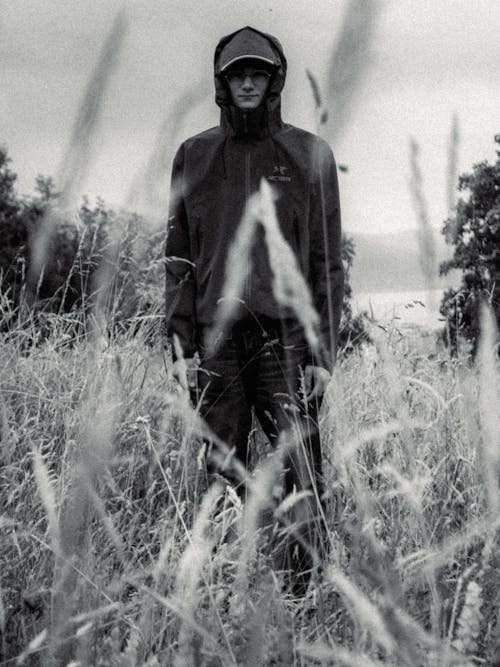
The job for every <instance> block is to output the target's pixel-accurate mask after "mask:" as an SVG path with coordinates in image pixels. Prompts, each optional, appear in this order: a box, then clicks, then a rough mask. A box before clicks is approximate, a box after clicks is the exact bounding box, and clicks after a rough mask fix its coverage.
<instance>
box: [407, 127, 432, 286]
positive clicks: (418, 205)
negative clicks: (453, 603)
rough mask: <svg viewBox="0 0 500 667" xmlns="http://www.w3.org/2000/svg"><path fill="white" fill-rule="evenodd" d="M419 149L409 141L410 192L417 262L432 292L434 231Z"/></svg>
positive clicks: (413, 142) (414, 142)
mask: <svg viewBox="0 0 500 667" xmlns="http://www.w3.org/2000/svg"><path fill="white" fill-rule="evenodd" d="M419 154H420V147H419V145H418V143H417V142H416V141H415V139H413V138H412V139H410V171H411V174H410V191H411V195H412V199H413V206H414V210H415V214H416V217H417V222H418V234H417V236H418V248H419V260H420V266H421V268H422V272H423V274H424V278H425V281H426V284H427V288H428V289H429V290H433V289H434V288H435V284H436V277H437V255H436V242H435V239H434V231H433V229H432V225H431V223H430V220H429V211H428V206H427V201H426V198H425V194H424V188H423V179H422V171H421V169H420V164H419Z"/></svg>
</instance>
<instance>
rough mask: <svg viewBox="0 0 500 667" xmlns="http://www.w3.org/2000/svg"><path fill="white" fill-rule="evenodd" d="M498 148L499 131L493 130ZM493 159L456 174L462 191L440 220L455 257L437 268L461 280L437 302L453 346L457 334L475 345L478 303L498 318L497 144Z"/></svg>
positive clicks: (499, 210) (499, 189)
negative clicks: (452, 208)
mask: <svg viewBox="0 0 500 667" xmlns="http://www.w3.org/2000/svg"><path fill="white" fill-rule="evenodd" d="M495 142H496V143H497V144H498V146H499V148H500V134H497V135H496V136H495ZM496 153H497V160H496V162H495V163H494V164H489V163H488V162H487V161H483V162H479V163H478V164H475V165H474V166H473V168H472V172H471V173H468V174H462V175H461V176H460V177H459V181H458V189H459V191H461V192H463V193H464V194H465V196H464V197H460V199H459V201H458V204H457V208H456V214H455V216H454V217H451V218H449V219H448V220H446V221H445V223H444V225H443V230H442V232H443V234H444V236H445V239H446V242H447V243H448V244H450V245H453V246H454V252H453V257H452V258H451V259H450V260H448V261H446V262H444V263H443V264H441V269H440V271H441V274H442V275H443V274H447V273H448V272H449V271H451V270H452V269H458V270H459V271H460V272H461V274H462V276H461V277H462V282H461V285H460V287H459V288H458V289H450V290H448V291H447V292H446V293H445V295H444V297H443V301H442V303H441V309H440V310H441V314H442V315H443V316H444V317H445V318H446V325H447V326H446V331H445V339H446V341H447V343H448V344H449V345H450V347H451V348H452V350H454V351H456V349H457V345H458V341H459V339H460V338H463V339H465V340H466V341H468V342H469V343H470V344H471V346H472V351H473V352H474V351H475V349H476V345H477V341H478V335H479V306H480V304H481V302H482V301H483V300H486V301H487V302H488V303H489V304H490V306H491V307H492V309H493V312H494V313H495V317H496V320H497V324H500V150H497V151H496Z"/></svg>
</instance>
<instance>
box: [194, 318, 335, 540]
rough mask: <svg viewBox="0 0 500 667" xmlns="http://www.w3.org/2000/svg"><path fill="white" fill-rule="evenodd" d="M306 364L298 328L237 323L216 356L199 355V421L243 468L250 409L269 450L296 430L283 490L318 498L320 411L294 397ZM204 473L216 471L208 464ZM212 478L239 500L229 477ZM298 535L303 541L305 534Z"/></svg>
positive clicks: (269, 323)
mask: <svg viewBox="0 0 500 667" xmlns="http://www.w3.org/2000/svg"><path fill="white" fill-rule="evenodd" d="M202 351H203V350H202ZM309 363H311V356H310V352H309V347H308V345H307V343H306V341H305V339H304V336H303V332H302V329H301V327H300V326H299V325H298V324H297V323H289V322H280V321H276V320H269V319H267V318H262V317H261V318H259V321H256V320H249V321H242V322H238V323H237V324H236V325H235V326H234V327H233V328H232V330H231V333H230V335H229V336H227V337H226V338H225V339H224V340H223V341H222V343H221V344H220V345H219V348H218V350H217V352H216V353H214V354H213V355H212V356H208V355H206V356H203V355H202V359H201V368H202V371H201V372H200V373H199V386H198V396H199V397H201V403H200V413H201V416H202V417H203V418H204V419H205V421H206V422H207V424H208V425H209V426H210V428H211V429H212V431H213V432H214V433H215V434H216V435H217V436H218V437H219V438H220V439H221V440H223V441H224V442H225V443H226V444H227V445H228V446H229V447H230V448H234V449H235V455H236V456H237V458H238V459H239V461H241V463H243V464H244V465H245V466H246V465H247V462H248V460H249V458H250V456H249V455H250V452H249V442H250V441H249V436H250V431H251V427H252V408H253V409H254V410H255V414H256V416H257V418H258V420H259V422H260V424H261V426H262V429H263V431H264V433H265V434H266V436H267V437H268V438H269V440H270V442H271V444H274V443H275V441H276V440H277V438H278V436H279V434H280V433H281V432H282V431H284V430H286V429H288V428H290V426H291V425H292V424H295V425H298V426H299V428H300V431H301V433H302V437H301V443H300V445H299V446H298V447H297V448H296V449H295V451H294V452H292V454H291V455H290V456H289V457H288V458H287V460H286V461H285V470H286V472H285V489H284V490H285V493H289V492H291V491H292V490H293V489H294V488H296V489H297V490H302V489H311V488H312V489H314V487H316V493H317V495H318V496H319V497H321V494H322V474H321V446H320V437H319V430H318V407H319V405H318V402H317V401H316V400H313V401H311V402H309V403H306V404H305V402H304V400H303V397H302V396H299V395H298V390H299V388H300V378H301V369H303V368H304V366H305V365H306V364H309ZM208 470H209V473H210V472H215V471H216V469H215V470H214V466H213V465H211V464H210V462H209V463H208ZM217 472H219V473H222V474H223V476H224V477H225V478H226V479H227V480H228V481H229V482H230V483H231V484H233V485H234V486H235V487H236V488H237V489H238V491H239V493H240V495H244V485H242V484H241V482H240V480H239V479H238V476H237V475H236V474H235V473H234V471H231V469H230V468H229V469H227V470H224V471H221V470H218V471H217ZM309 505H310V507H311V506H313V505H311V503H309ZM302 514H304V513H302ZM315 514H316V515H317V512H315ZM301 532H303V533H304V536H305V534H306V533H308V532H309V531H305V532H304V531H301Z"/></svg>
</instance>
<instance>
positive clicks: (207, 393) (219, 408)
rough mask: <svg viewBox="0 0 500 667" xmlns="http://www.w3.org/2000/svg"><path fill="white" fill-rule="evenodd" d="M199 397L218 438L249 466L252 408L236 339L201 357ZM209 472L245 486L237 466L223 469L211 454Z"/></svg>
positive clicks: (208, 459) (205, 416)
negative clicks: (247, 394) (243, 377)
mask: <svg viewBox="0 0 500 667" xmlns="http://www.w3.org/2000/svg"><path fill="white" fill-rule="evenodd" d="M196 397H197V399H198V405H199V411H200V415H201V417H202V418H203V419H204V420H205V421H206V422H207V424H208V426H209V427H210V429H211V430H212V431H213V432H214V433H215V435H216V436H217V437H218V438H220V439H221V440H222V441H223V442H224V443H225V444H226V445H227V446H228V447H229V448H231V449H232V448H234V449H235V456H236V457H237V459H238V460H239V461H240V462H241V463H243V465H245V467H246V464H247V459H248V438H249V435H250V430H251V427H252V412H251V406H250V405H249V403H248V401H247V397H246V393H245V387H244V385H243V381H242V373H241V360H240V355H239V354H238V350H237V347H236V345H235V342H234V340H232V339H228V340H226V341H224V343H223V344H222V345H221V346H220V348H219V349H218V350H217V352H215V353H214V354H213V355H210V356H205V357H204V358H202V360H201V370H200V372H199V373H198V387H197V391H196ZM207 472H208V474H209V477H210V476H211V475H213V474H214V473H215V472H217V473H219V474H222V475H223V476H224V477H225V478H226V479H227V480H228V482H229V483H230V484H232V485H233V486H235V488H237V489H242V488H243V485H242V484H241V479H240V477H239V476H238V474H237V473H236V472H235V470H234V466H230V467H229V468H228V469H225V470H222V469H221V468H220V466H219V465H218V464H214V461H213V458H212V457H210V455H209V456H208V458H207Z"/></svg>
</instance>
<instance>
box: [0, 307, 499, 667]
mask: <svg viewBox="0 0 500 667" xmlns="http://www.w3.org/2000/svg"><path fill="white" fill-rule="evenodd" d="M485 322H486V323H487V322H488V320H487V319H486V320H485ZM72 325H73V322H72V321H71V320H70V319H69V317H64V316H60V317H54V321H53V328H54V331H53V334H52V336H51V337H50V338H48V339H47V340H46V341H44V342H42V343H40V344H39V345H37V346H28V345H26V344H25V343H26V341H27V340H28V334H29V327H27V328H26V327H25V328H24V329H23V330H21V329H20V330H19V331H17V332H15V333H14V335H12V336H11V337H10V339H8V340H7V339H4V340H3V341H2V343H1V347H0V357H1V358H0V369H1V371H0V382H1V394H0V398H1V403H0V410H1V413H0V414H1V438H2V448H1V467H0V470H1V472H0V475H1V477H0V501H1V507H2V514H1V517H0V530H1V536H2V539H1V547H0V559H1V561H0V562H1V598H0V600H1V603H0V623H1V627H2V629H3V633H2V640H1V646H0V650H1V653H2V658H3V661H2V662H1V663H0V664H14V658H15V657H18V656H21V657H18V661H17V664H29V665H31V664H33V665H38V664H40V665H50V664H68V663H69V662H70V658H69V657H68V656H70V654H71V652H73V653H72V656H73V662H72V663H71V664H73V665H75V664H79V665H123V666H125V665H145V664H147V665H156V664H159V665H174V664H175V665H186V666H188V665H235V664H238V665H240V664H241V665H362V666H364V665H376V664H393V665H412V666H413V665H414V666H417V665H459V664H460V665H466V664H470V665H473V664H487V665H494V664H497V662H498V655H500V635H499V628H498V621H497V619H498V606H499V603H500V583H499V578H498V555H497V551H498V549H497V532H498V530H497V529H498V524H499V520H498V511H497V510H498V503H499V495H500V494H499V489H498V476H497V473H498V451H499V450H498V444H499V443H498V438H499V433H498V408H497V406H498V404H499V403H495V400H496V399H498V380H499V375H498V367H496V366H495V364H496V362H495V357H494V356H493V354H492V352H491V351H490V348H489V347H488V345H489V344H491V342H492V340H493V339H492V338H491V335H490V334H491V332H490V334H488V332H487V331H486V334H485V337H484V338H485V341H486V342H485V343H484V344H483V348H482V351H481V355H482V356H481V357H480V360H479V361H478V363H477V364H476V365H475V366H474V365H471V364H470V363H467V361H466V359H450V358H448V357H447V356H446V354H445V353H443V352H441V353H437V354H435V355H429V354H427V353H426V354H422V353H421V352H419V351H418V350H416V349H412V347H411V346H408V345H407V344H406V341H405V340H404V339H401V338H400V337H399V336H398V335H397V331H396V330H395V329H394V330H392V331H389V332H382V331H380V333H379V334H377V335H376V339H377V340H376V346H373V347H372V348H369V349H365V350H358V351H356V352H354V353H352V354H351V355H349V356H348V357H346V358H343V359H341V361H340V362H339V364H338V366H337V369H336V373H335V375H334V378H333V381H332V382H331V385H330V388H329V391H328V393H327V396H326V397H325V400H324V414H323V422H322V427H321V429H322V434H323V443H324V456H325V475H326V482H327V483H326V488H327V493H328V499H327V501H326V505H327V512H326V515H325V517H324V524H325V525H324V535H325V542H324V544H323V547H322V549H321V553H318V554H317V556H318V557H319V559H320V561H321V566H320V570H319V571H318V572H317V573H316V575H315V576H314V578H313V582H312V583H311V585H310V587H309V590H308V592H307V594H306V595H305V596H304V597H299V598H296V597H294V596H293V595H292V594H291V592H290V590H289V589H288V588H287V587H286V586H285V584H284V579H283V574H282V573H281V572H279V571H276V570H275V569H274V567H273V559H272V558H271V556H270V553H269V548H267V547H266V539H265V533H262V531H260V530H258V529H257V523H256V522H255V513H256V511H257V510H258V509H259V508H263V507H265V506H266V505H268V504H269V505H270V500H269V498H268V497H267V496H266V493H267V490H268V489H269V488H270V484H269V479H271V482H272V479H273V475H274V472H272V470H273V463H272V459H270V460H269V463H268V468H267V472H266V467H265V466H264V468H263V469H262V470H260V472H257V473H256V478H255V481H254V486H253V487H252V488H253V493H252V494H251V495H250V498H249V499H248V502H247V503H246V507H245V508H242V507H241V504H240V503H239V501H238V499H237V498H236V496H235V494H234V493H232V492H231V491H230V490H228V489H226V490H225V491H224V489H223V488H222V487H218V486H215V487H212V488H211V489H210V490H208V491H207V488H206V483H205V477H204V474H203V466H202V464H201V461H202V454H201V453H200V448H201V440H200V438H199V437H198V435H199V433H198V431H199V427H198V422H197V420H196V414H195V413H193V411H192V408H191V407H190V405H189V403H188V401H187V397H186V396H184V395H183V394H182V392H181V393H179V391H178V390H177V389H176V388H175V386H174V385H173V384H172V381H171V379H170V378H169V362H168V359H167V357H166V353H165V351H164V350H163V348H162V347H161V345H159V346H158V347H154V346H153V347H152V346H150V345H148V344H146V343H145V328H143V329H141V330H140V331H139V333H138V334H137V335H136V336H135V337H130V336H123V337H121V338H115V339H111V340H110V339H108V338H105V337H104V336H99V335H97V333H96V331H97V328H96V330H95V331H94V334H93V336H92V337H91V338H87V339H81V340H78V339H72V338H71V327H72ZM485 326H486V325H485ZM488 335H490V338H489V341H490V343H488ZM289 437H290V438H291V437H292V435H290V436H289ZM274 467H275V466H274ZM269 470H271V473H269ZM269 475H271V477H270V478H269ZM271 486H272V484H271ZM221 495H222V496H223V497H224V501H223V506H222V510H221V506H220V503H219V505H218V506H219V511H218V512H214V511H213V510H214V506H215V504H216V502H217V497H218V496H221ZM274 524H275V526H278V523H277V522H276V521H274ZM276 530H278V535H277V536H275V538H276V539H277V540H278V542H279V540H280V539H284V537H283V534H282V533H280V532H279V531H280V530H282V531H283V530H284V529H278V528H277V529H276ZM227 533H230V534H231V535H232V537H231V539H225V538H224V536H225V535H226V534H227ZM260 533H262V534H260ZM495 661H497V662H495Z"/></svg>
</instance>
